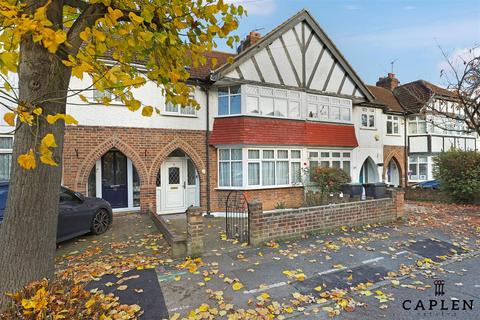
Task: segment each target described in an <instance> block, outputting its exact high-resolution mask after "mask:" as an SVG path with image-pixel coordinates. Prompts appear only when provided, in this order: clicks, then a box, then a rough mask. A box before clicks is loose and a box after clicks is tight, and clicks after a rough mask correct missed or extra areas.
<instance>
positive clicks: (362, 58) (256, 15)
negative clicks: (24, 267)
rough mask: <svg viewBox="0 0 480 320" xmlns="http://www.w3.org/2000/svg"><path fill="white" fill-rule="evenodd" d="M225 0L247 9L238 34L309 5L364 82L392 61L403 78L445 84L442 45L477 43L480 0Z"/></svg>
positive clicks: (461, 50) (448, 48)
mask: <svg viewBox="0 0 480 320" xmlns="http://www.w3.org/2000/svg"><path fill="white" fill-rule="evenodd" d="M225 1H226V2H234V3H237V4H241V5H242V6H243V7H244V8H245V9H246V10H247V12H248V16H247V17H245V18H243V19H241V21H240V26H239V28H238V30H236V34H238V35H239V36H240V38H242V39H243V38H245V36H246V35H247V34H248V33H249V32H250V31H252V30H259V32H260V33H261V34H262V35H265V34H266V33H268V32H269V31H271V30H272V29H273V28H275V27H276V26H277V25H279V24H281V23H282V22H283V21H285V20H286V19H288V18H289V17H291V16H292V15H294V14H295V13H297V12H298V11H300V10H302V9H307V10H308V11H309V12H310V13H311V14H312V15H313V17H314V18H315V19H316V20H317V21H318V23H319V24H320V26H321V27H322V29H323V30H324V32H326V34H327V35H328V36H329V37H330V38H331V39H332V41H333V42H334V43H335V45H336V46H337V47H338V48H339V50H340V51H341V52H342V54H343V55H344V56H345V58H346V59H347V60H348V62H349V63H350V64H351V65H352V67H353V68H354V69H355V71H356V72H357V73H358V74H359V76H360V78H362V80H363V81H364V82H365V83H367V84H375V82H376V81H377V80H378V78H379V77H380V76H385V75H386V74H387V73H388V72H391V71H392V65H391V62H392V61H395V62H394V63H393V72H394V73H395V74H396V75H397V78H398V79H399V80H400V82H401V83H408V82H410V81H415V80H418V79H424V80H427V81H430V82H432V83H435V84H440V85H445V84H446V83H445V79H444V78H441V77H440V70H441V69H442V68H445V58H444V57H443V55H442V50H443V51H445V52H446V53H447V54H448V55H450V56H451V57H453V56H457V55H465V54H466V53H468V49H470V48H472V47H480V0H225ZM440 48H441V49H442V50H441V49H440ZM219 49H220V50H223V51H232V49H230V48H228V47H226V45H220V46H219ZM478 51H480V49H479V50H478Z"/></svg>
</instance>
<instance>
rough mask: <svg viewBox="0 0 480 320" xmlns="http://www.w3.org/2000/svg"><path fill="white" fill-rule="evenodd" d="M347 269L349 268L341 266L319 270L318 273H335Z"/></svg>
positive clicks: (320, 274)
mask: <svg viewBox="0 0 480 320" xmlns="http://www.w3.org/2000/svg"><path fill="white" fill-rule="evenodd" d="M345 269H347V268H346V267H341V268H333V269H328V270H325V271H322V272H319V273H318V275H319V276H323V275H324V274H329V273H333V272H337V271H340V270H345Z"/></svg>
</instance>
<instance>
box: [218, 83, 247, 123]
mask: <svg viewBox="0 0 480 320" xmlns="http://www.w3.org/2000/svg"><path fill="white" fill-rule="evenodd" d="M232 87H238V88H239V90H238V93H234V94H232V93H231V88H232ZM220 89H228V93H227V94H225V95H220ZM242 92H243V86H241V85H231V86H220V87H218V88H217V116H219V117H229V116H232V115H241V114H242V113H243V101H242V100H243V99H242ZM236 96H239V97H240V112H239V113H232V106H231V103H232V97H236ZM221 97H228V113H226V114H220V98H221Z"/></svg>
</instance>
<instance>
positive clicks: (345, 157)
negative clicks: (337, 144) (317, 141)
mask: <svg viewBox="0 0 480 320" xmlns="http://www.w3.org/2000/svg"><path fill="white" fill-rule="evenodd" d="M337 153H339V154H340V155H339V156H335V157H334V154H337ZM315 154H316V155H315ZM327 154H328V155H327ZM307 156H308V167H309V168H311V164H310V162H311V161H316V162H317V164H318V167H330V168H332V167H333V162H334V161H335V162H336V161H339V162H340V169H343V170H344V171H345V168H344V167H345V162H349V163H350V168H349V170H348V172H347V171H345V172H346V173H347V174H348V175H349V176H350V177H351V176H352V167H353V151H352V150H349V149H308V150H307ZM326 162H328V166H324V164H325V163H326Z"/></svg>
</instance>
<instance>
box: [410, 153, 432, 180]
mask: <svg viewBox="0 0 480 320" xmlns="http://www.w3.org/2000/svg"><path fill="white" fill-rule="evenodd" d="M408 170H409V176H410V180H412V181H415V180H428V158H427V156H420V155H412V156H409V157H408Z"/></svg>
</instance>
